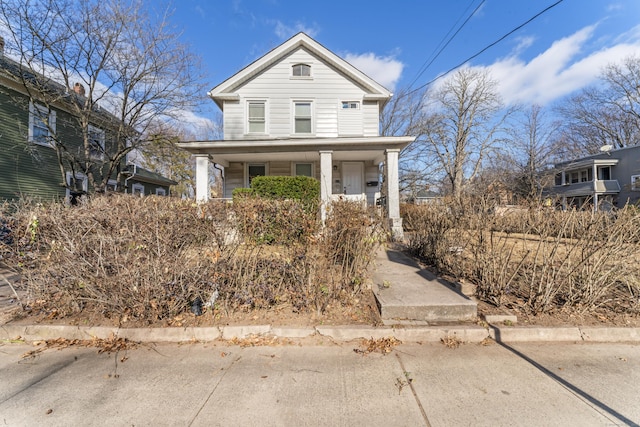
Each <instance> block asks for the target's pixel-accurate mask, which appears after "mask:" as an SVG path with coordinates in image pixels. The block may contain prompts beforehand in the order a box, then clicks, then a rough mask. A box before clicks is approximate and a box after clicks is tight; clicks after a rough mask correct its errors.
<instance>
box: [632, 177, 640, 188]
mask: <svg viewBox="0 0 640 427" xmlns="http://www.w3.org/2000/svg"><path fill="white" fill-rule="evenodd" d="M631 189H632V190H634V191H638V190H640V175H631Z"/></svg>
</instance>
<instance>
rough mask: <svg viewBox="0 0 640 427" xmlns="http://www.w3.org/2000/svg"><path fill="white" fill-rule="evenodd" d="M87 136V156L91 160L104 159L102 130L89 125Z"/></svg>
mask: <svg viewBox="0 0 640 427" xmlns="http://www.w3.org/2000/svg"><path fill="white" fill-rule="evenodd" d="M87 136H88V138H89V157H90V158H91V159H93V160H102V159H104V153H105V151H104V149H105V145H104V130H102V129H99V128H97V127H95V126H91V125H89V128H88V130H87Z"/></svg>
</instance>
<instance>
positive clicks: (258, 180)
mask: <svg viewBox="0 0 640 427" xmlns="http://www.w3.org/2000/svg"><path fill="white" fill-rule="evenodd" d="M251 189H252V190H253V191H254V193H255V194H257V195H258V196H261V197H264V198H267V199H289V200H297V201H300V202H302V204H303V205H304V206H307V207H308V208H309V209H316V208H317V206H318V202H319V200H320V182H319V181H318V180H316V179H313V178H310V177H308V176H257V177H255V178H253V180H252V181H251Z"/></svg>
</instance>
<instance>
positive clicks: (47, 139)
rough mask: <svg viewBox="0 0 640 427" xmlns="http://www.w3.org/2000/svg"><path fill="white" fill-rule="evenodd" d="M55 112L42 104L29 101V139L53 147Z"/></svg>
mask: <svg viewBox="0 0 640 427" xmlns="http://www.w3.org/2000/svg"><path fill="white" fill-rule="evenodd" d="M55 132H56V112H55V111H53V110H50V109H49V108H47V107H46V106H44V105H42V104H34V103H29V141H30V142H33V143H35V144H39V145H44V146H47V147H53V145H54V138H53V137H54V135H55Z"/></svg>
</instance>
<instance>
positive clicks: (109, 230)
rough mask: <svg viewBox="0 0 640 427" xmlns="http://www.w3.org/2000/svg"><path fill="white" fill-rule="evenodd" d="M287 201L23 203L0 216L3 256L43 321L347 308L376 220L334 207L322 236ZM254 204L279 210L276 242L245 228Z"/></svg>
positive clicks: (360, 285)
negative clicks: (4, 229) (7, 231)
mask: <svg viewBox="0 0 640 427" xmlns="http://www.w3.org/2000/svg"><path fill="white" fill-rule="evenodd" d="M261 203H262V202H261ZM274 203H276V202H274ZM277 206H279V207H282V203H281V202H279V204H278V205H277ZM287 206H288V207H287V209H280V210H279V211H278V210H277V209H276V208H275V207H276V204H274V205H273V206H271V205H268V204H267V203H266V202H265V203H263V204H262V205H260V206H256V205H251V206H247V205H243V204H238V205H236V204H228V203H216V202H210V203H207V204H195V203H193V202H190V201H182V200H177V199H170V198H161V197H145V198H137V197H131V196H127V195H108V196H96V197H92V198H90V199H88V200H86V201H85V202H83V203H81V204H80V205H79V206H74V207H70V206H66V205H64V204H59V203H53V204H49V205H41V204H36V203H29V202H25V203H22V204H21V205H20V206H15V207H13V208H12V209H11V210H8V209H5V210H4V211H3V218H4V217H6V218H7V220H6V223H7V224H9V225H10V226H11V230H12V231H11V236H12V243H11V244H6V243H2V245H3V257H4V261H5V262H6V263H8V264H10V265H12V266H14V268H15V269H20V270H21V273H22V276H23V278H24V279H25V281H26V283H27V288H28V293H29V297H30V298H29V300H30V305H31V307H32V309H34V310H39V311H40V312H43V313H45V314H47V315H48V316H49V317H65V316H69V315H72V314H75V313H79V312H85V313H93V314H95V315H98V316H103V317H107V318H112V319H114V320H116V321H119V322H125V321H128V320H137V321H139V322H148V323H151V322H155V321H164V320H170V319H173V318H175V317H177V316H179V315H181V314H182V313H185V312H190V311H192V310H193V309H194V305H197V306H201V307H197V308H198V309H200V308H203V309H205V310H206V309H211V310H226V311H234V310H254V309H265V308H271V307H274V306H278V305H282V304H286V305H290V306H292V307H294V308H295V309H297V310H300V311H303V310H308V309H315V310H318V311H319V312H322V311H324V310H325V309H326V307H327V306H328V305H329V304H333V303H334V302H335V303H338V304H341V303H348V302H349V301H350V299H351V298H353V297H354V296H357V295H358V294H359V293H361V292H362V290H363V289H364V283H365V273H366V266H367V265H368V263H369V262H370V260H371V258H372V254H373V253H374V249H375V246H376V245H377V244H379V240H380V238H381V236H382V233H381V231H380V230H381V227H380V225H379V222H378V221H377V218H376V217H375V215H374V216H372V215H371V214H370V213H368V212H366V211H363V210H362V209H361V208H360V209H355V208H354V207H352V206H348V205H342V204H336V205H334V208H333V210H332V213H331V215H330V216H329V218H328V220H327V226H326V228H325V229H324V231H323V232H322V233H320V234H319V233H318V232H317V228H316V227H317V223H316V222H315V214H314V215H310V214H307V213H304V212H303V209H301V208H299V207H297V206H295V204H293V203H292V204H291V205H287ZM261 207H264V208H265V210H267V211H269V212H271V213H272V214H273V215H276V218H275V221H276V222H277V224H278V227H279V228H278V227H276V228H274V229H271V231H269V232H270V233H271V232H273V234H272V236H273V237H274V238H273V239H256V238H255V236H257V235H263V236H264V234H263V233H262V231H260V232H254V231H255V230H256V228H253V227H258V224H254V223H252V222H251V221H253V219H251V218H252V217H253V214H256V216H257V213H256V209H258V208H261ZM252 212H253V213H252ZM247 218H250V220H247ZM238 224H240V226H239V225H238ZM247 224H253V225H251V226H250V227H249V228H247ZM273 230H276V231H273ZM261 233H262V234H261ZM276 238H277V240H276Z"/></svg>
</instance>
